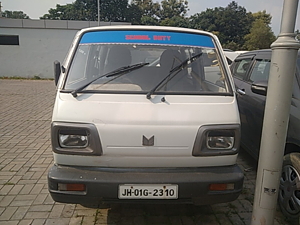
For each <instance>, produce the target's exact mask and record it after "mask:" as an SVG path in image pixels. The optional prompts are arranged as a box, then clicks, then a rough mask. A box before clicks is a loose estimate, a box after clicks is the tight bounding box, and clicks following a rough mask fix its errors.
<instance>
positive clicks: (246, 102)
mask: <svg viewBox="0 0 300 225" xmlns="http://www.w3.org/2000/svg"><path fill="white" fill-rule="evenodd" d="M248 59H251V63H250V65H249V68H248V70H247V72H246V74H245V76H244V77H243V79H239V78H238V77H237V73H236V72H237V71H236V72H234V73H233V76H234V79H235V84H236V90H237V99H238V105H239V110H240V117H241V123H242V126H241V127H242V140H241V141H242V146H243V147H244V148H246V150H247V151H248V152H249V153H250V154H251V155H253V156H254V157H256V158H257V157H258V154H259V148H260V140H261V133H262V125H263V115H264V108H265V101H266V98H265V96H262V95H258V94H255V93H253V92H252V90H251V85H252V83H253V82H256V81H261V80H267V79H268V76H269V71H270V59H260V58H258V57H254V56H252V57H249V58H248ZM243 61H247V59H241V63H240V64H243Z"/></svg>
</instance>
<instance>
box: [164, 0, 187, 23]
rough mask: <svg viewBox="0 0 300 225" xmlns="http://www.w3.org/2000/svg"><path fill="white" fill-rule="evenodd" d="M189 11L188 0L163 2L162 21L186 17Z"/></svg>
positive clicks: (165, 0)
mask: <svg viewBox="0 0 300 225" xmlns="http://www.w3.org/2000/svg"><path fill="white" fill-rule="evenodd" d="M187 11H188V1H186V0H162V1H161V11H160V19H161V20H162V21H163V20H165V19H171V18H178V17H184V16H185V15H186V13H187Z"/></svg>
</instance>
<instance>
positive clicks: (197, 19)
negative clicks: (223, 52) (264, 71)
mask: <svg viewBox="0 0 300 225" xmlns="http://www.w3.org/2000/svg"><path fill="white" fill-rule="evenodd" d="M252 21H253V16H252V14H251V13H248V12H247V11H246V9H245V8H244V7H241V6H239V5H238V4H237V3H236V2H235V1H232V2H231V3H229V4H228V6H227V7H225V8H223V7H216V8H214V9H207V10H206V11H204V12H201V13H198V14H195V15H194V16H191V18H190V27H191V28H194V29H201V30H206V31H210V32H217V33H218V37H219V39H220V42H221V43H222V45H223V47H225V48H228V47H229V46H231V47H234V49H232V50H240V48H241V47H242V46H243V45H244V36H245V35H246V34H248V33H249V31H250V28H251V24H252Z"/></svg>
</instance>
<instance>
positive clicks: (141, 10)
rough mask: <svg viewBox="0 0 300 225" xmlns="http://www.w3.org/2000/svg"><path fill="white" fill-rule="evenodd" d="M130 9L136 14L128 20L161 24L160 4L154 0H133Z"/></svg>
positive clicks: (146, 23) (138, 22)
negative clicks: (153, 0)
mask: <svg viewBox="0 0 300 225" xmlns="http://www.w3.org/2000/svg"><path fill="white" fill-rule="evenodd" d="M129 11H131V15H134V14H135V15H136V16H129V17H128V21H129V22H131V23H133V24H136V23H137V24H143V25H158V24H159V17H158V16H159V13H160V4H159V3H158V2H156V3H153V2H152V0H133V1H132V2H131V4H130V5H129ZM138 17H139V18H138Z"/></svg>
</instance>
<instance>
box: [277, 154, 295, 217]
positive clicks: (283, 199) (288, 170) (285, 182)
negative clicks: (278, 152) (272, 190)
mask: <svg viewBox="0 0 300 225" xmlns="http://www.w3.org/2000/svg"><path fill="white" fill-rule="evenodd" d="M299 175H300V153H290V154H287V155H285V156H284V158H283V166H282V174H281V178H280V186H279V195H278V203H279V206H280V209H281V211H282V213H283V214H284V215H285V216H286V217H287V218H288V219H290V220H292V221H293V220H298V218H299V216H300V176H299Z"/></svg>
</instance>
